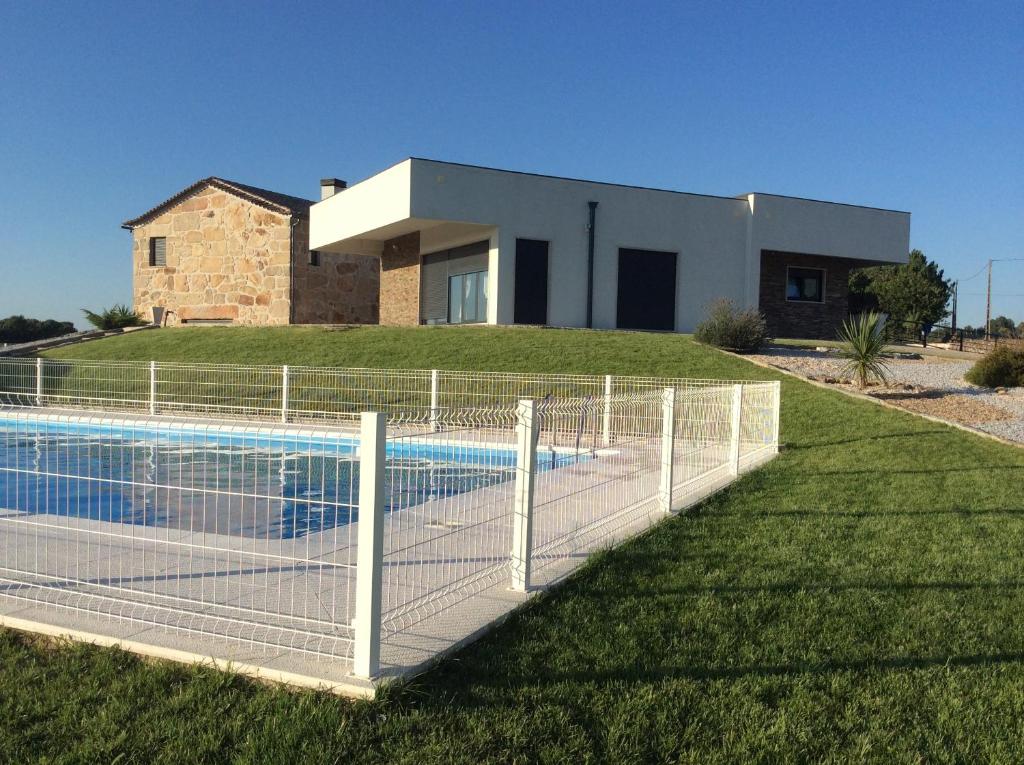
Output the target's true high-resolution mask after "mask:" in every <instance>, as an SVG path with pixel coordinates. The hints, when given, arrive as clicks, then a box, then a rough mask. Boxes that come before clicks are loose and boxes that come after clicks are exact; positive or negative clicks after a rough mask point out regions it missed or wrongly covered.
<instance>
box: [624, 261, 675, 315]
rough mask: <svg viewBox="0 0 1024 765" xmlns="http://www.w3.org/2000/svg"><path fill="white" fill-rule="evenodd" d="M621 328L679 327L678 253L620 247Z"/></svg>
mask: <svg viewBox="0 0 1024 765" xmlns="http://www.w3.org/2000/svg"><path fill="white" fill-rule="evenodd" d="M616 324H617V325H618V327H619V328H620V329H660V330H667V331H673V330H675V328H676V253H674V252H655V251H652V250H627V249H622V250H619V295H618V316H617V321H616Z"/></svg>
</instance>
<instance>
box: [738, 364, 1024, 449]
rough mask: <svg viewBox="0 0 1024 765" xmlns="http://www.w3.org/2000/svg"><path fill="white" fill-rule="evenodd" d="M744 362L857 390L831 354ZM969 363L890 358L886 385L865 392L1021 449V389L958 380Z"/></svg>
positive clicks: (1023, 437) (1023, 399)
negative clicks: (987, 385) (994, 386)
mask: <svg viewBox="0 0 1024 765" xmlns="http://www.w3.org/2000/svg"><path fill="white" fill-rule="evenodd" d="M750 358H752V359H755V360H757V361H760V362H762V363H766V364H771V365H773V366H777V367H779V368H781V369H785V370H787V371H790V372H794V373H796V374H798V375H801V376H803V377H807V378H808V379H812V380H818V381H821V382H825V383H829V384H832V385H835V386H836V387H839V388H847V389H850V390H857V388H856V386H854V385H853V383H852V381H851V380H849V379H848V376H847V375H846V373H845V371H844V367H845V362H844V361H843V359H841V358H839V356H838V354H837V353H836V351H835V350H834V349H827V350H808V349H800V348H785V347H771V348H768V349H766V350H765V351H763V352H762V353H759V354H754V355H753V356H751V357H750ZM973 364H974V362H973V361H961V360H959V359H943V358H938V357H935V356H927V357H924V358H918V359H913V358H894V359H890V360H889V362H888V367H889V373H890V380H889V384H888V385H886V386H879V385H874V386H871V387H869V388H868V389H867V390H866V391H865V392H866V393H867V394H868V395H871V396H876V397H878V398H880V399H884V400H886V401H889V402H890V403H893V404H896V405H897V406H900V407H903V408H904V409H907V410H909V411H912V412H919V413H922V414H929V415H932V416H934V417H940V418H942V419H945V420H949V421H950V422H956V423H960V424H962V425H970V426H971V427H974V428H978V429H979V430H984V431H986V432H988V433H992V434H993V435H997V436H1001V437H1002V438H1006V439H1009V440H1011V441H1017V442H1020V443H1024V389H1020V388H1012V389H1010V390H1007V391H1003V392H997V391H993V390H991V389H989V388H979V387H977V386H975V385H971V384H970V383H969V382H967V381H966V380H964V374H965V373H966V372H967V370H968V369H970V368H971V366H973Z"/></svg>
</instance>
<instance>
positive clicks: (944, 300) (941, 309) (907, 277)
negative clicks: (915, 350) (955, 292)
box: [849, 250, 952, 324]
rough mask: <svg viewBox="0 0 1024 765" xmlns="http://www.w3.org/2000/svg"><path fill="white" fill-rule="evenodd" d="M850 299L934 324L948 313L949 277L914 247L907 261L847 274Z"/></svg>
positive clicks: (897, 316) (909, 319)
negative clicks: (901, 264) (896, 264)
mask: <svg viewBox="0 0 1024 765" xmlns="http://www.w3.org/2000/svg"><path fill="white" fill-rule="evenodd" d="M849 285H850V293H851V302H853V303H857V304H859V305H861V306H863V307H874V306H877V309H878V310H879V311H882V312H883V313H887V314H889V315H890V316H892V317H893V318H894V319H897V320H899V321H906V322H913V323H915V324H936V323H938V322H939V321H940V320H941V319H943V318H945V317H946V316H948V315H949V311H947V310H946V306H947V305H948V303H949V299H950V297H951V295H952V288H951V286H950V280H949V279H946V278H945V277H944V276H943V272H942V269H941V268H939V266H938V264H936V263H934V262H933V261H930V260H928V258H926V257H925V255H924V253H923V252H921V251H920V250H913V251H911V253H910V258H909V260H908V261H907V264H906V265H903V266H876V267H875V268H865V269H860V270H859V271H855V272H853V273H851V274H850V281H849Z"/></svg>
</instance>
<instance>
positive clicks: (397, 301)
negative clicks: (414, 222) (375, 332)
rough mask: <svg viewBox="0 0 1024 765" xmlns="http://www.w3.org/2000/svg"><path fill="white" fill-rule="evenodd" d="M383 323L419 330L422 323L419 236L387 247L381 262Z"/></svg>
mask: <svg viewBox="0 0 1024 765" xmlns="http://www.w3.org/2000/svg"><path fill="white" fill-rule="evenodd" d="M380 323H381V324H390V325H398V326H417V325H419V323H420V234H419V232H418V231H414V232H413V233H411V234H405V235H404V236H400V237H396V238H395V239H391V240H389V241H387V242H385V243H384V251H383V254H382V255H381V258H380Z"/></svg>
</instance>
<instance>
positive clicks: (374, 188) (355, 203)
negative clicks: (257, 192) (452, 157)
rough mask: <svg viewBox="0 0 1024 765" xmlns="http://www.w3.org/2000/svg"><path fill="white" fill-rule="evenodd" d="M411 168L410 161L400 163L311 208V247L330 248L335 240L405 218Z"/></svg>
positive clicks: (351, 236) (407, 210) (355, 235)
mask: <svg viewBox="0 0 1024 765" xmlns="http://www.w3.org/2000/svg"><path fill="white" fill-rule="evenodd" d="M411 167H412V161H411V160H405V161H404V162H399V163H398V164H397V165H393V166H392V167H389V168H388V169H387V170H384V171H382V172H380V173H377V174H376V175H374V176H372V177H370V178H367V179H366V180H365V181H361V182H360V183H357V184H355V185H354V186H351V187H349V188H347V189H345V190H344V191H340V192H338V193H337V194H335V195H334V196H332V197H328V198H327V199H325V200H323V201H322V202H318V203H317V204H315V205H313V206H312V207H310V213H309V246H310V249H313V250H332V245H333V243H335V242H339V241H341V240H344V239H353V238H357V239H358V238H360V237H361V236H362V235H363V234H364V233H366V232H368V231H374V230H376V229H379V228H383V227H384V226H387V225H388V224H390V223H394V222H395V221H401V220H404V219H406V218H408V217H409V176H410V171H411Z"/></svg>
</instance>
